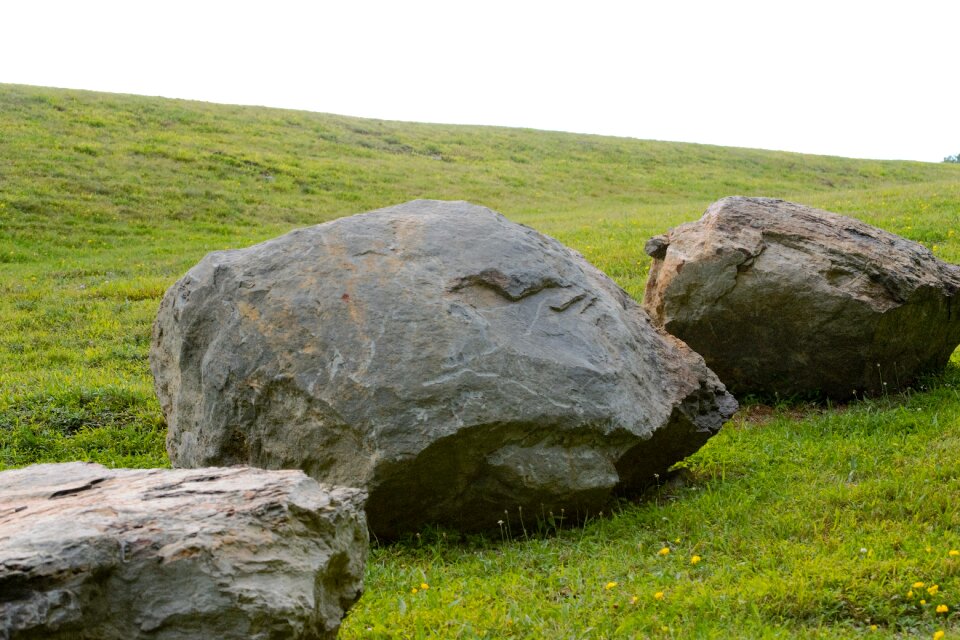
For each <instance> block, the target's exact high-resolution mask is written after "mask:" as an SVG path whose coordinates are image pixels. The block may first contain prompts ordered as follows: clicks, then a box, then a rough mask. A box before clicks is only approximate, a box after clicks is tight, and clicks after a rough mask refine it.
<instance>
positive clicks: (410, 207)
mask: <svg viewBox="0 0 960 640" xmlns="http://www.w3.org/2000/svg"><path fill="white" fill-rule="evenodd" d="M151 366H152V369H153V372H154V376H155V379H156V389H157V395H158V397H159V399H160V405H161V407H162V409H163V412H164V414H165V416H166V419H167V424H168V426H169V436H168V439H167V448H168V451H169V453H170V457H171V459H172V461H173V462H174V464H175V465H178V466H186V467H192V466H205V465H211V464H217V465H223V464H233V463H245V464H253V465H258V466H264V467H270V468H278V467H281V468H294V467H295V468H301V469H304V470H305V471H307V473H309V474H310V475H311V476H313V477H315V478H318V479H323V480H326V481H329V482H334V483H337V484H344V485H352V486H358V487H363V488H366V489H368V490H369V494H370V498H369V501H368V503H367V516H368V522H369V525H370V527H371V530H372V531H373V532H374V533H376V535H378V536H380V537H392V536H395V535H398V534H399V533H402V532H404V531H416V530H417V529H418V528H419V527H421V526H423V525H424V524H426V523H441V524H444V525H447V526H450V527H456V528H461V529H482V528H488V527H493V528H496V526H497V524H496V523H497V520H499V519H502V518H504V517H505V516H504V511H509V512H510V513H511V514H513V515H512V517H514V518H515V517H516V516H517V512H518V508H520V507H522V508H523V509H524V511H526V513H527V514H528V517H530V518H533V517H535V516H536V514H541V513H546V512H548V511H550V510H553V511H556V512H557V513H559V511H560V509H565V510H566V513H567V514H571V515H572V514H574V513H576V512H578V511H579V512H580V513H581V515H582V514H583V513H585V512H587V511H589V510H593V511H596V510H598V509H602V508H603V506H604V505H605V503H606V501H607V500H608V499H609V497H610V495H611V493H612V492H614V491H616V490H618V489H624V488H635V487H640V486H643V485H644V483H646V482H647V481H649V480H650V479H652V478H653V476H654V474H657V473H662V472H664V471H665V470H666V469H667V468H668V467H669V466H670V465H672V464H673V463H675V462H676V461H678V460H680V459H681V458H683V457H684V456H686V455H688V454H690V453H692V452H693V451H696V450H697V448H699V447H700V446H701V445H702V444H703V443H704V442H705V441H706V439H707V438H708V437H710V436H711V435H712V434H713V433H714V432H716V431H717V430H718V429H719V427H720V425H721V424H722V423H723V421H724V420H725V419H726V418H727V417H729V416H730V414H731V413H732V412H733V411H734V410H735V407H736V403H735V401H734V400H733V398H732V397H731V396H730V395H729V394H727V393H726V390H725V389H724V388H723V386H722V385H721V384H720V383H719V381H718V380H717V379H716V377H715V376H714V375H713V374H712V373H711V372H710V371H709V370H708V369H707V368H706V366H705V365H704V364H703V360H702V359H701V358H700V357H699V356H697V355H696V354H694V353H693V352H692V351H690V349H688V348H687V347H686V346H685V345H684V344H682V343H681V342H680V341H678V340H676V339H674V338H672V337H670V336H668V335H666V334H665V333H663V332H662V331H660V330H657V329H654V328H653V327H652V326H651V324H650V320H649V318H648V317H647V316H646V314H645V313H644V312H643V310H642V309H641V308H640V306H639V305H638V304H636V303H635V302H634V301H633V300H632V299H631V298H630V297H629V296H628V295H627V294H626V293H625V292H624V291H623V290H622V289H620V288H619V287H617V286H616V285H615V284H614V283H613V282H612V281H611V280H610V279H609V278H607V277H606V276H604V275H603V274H602V273H600V272H599V271H598V270H597V269H595V268H594V267H592V266H591V265H590V264H588V263H587V262H586V261H584V259H583V258H582V257H581V256H580V255H579V254H577V253H575V252H573V251H571V250H569V249H567V248H565V247H563V246H562V245H561V244H559V243H558V242H556V241H555V240H552V239H550V238H547V237H545V236H543V235H541V234H539V233H537V232H536V231H534V230H532V229H529V228H527V227H523V226H521V225H518V224H515V223H512V222H510V221H508V220H507V219H506V218H504V217H503V216H501V215H499V214H497V213H495V212H493V211H491V210H489V209H486V208H483V207H478V206H475V205H471V204H468V203H465V202H438V201H415V202H410V203H407V204H404V205H399V206H396V207H390V208H388V209H382V210H379V211H375V212H371V213H366V214H361V215H356V216H351V217H348V218H343V219H340V220H335V221H333V222H329V223H326V224H322V225H318V226H315V227H311V228H308V229H300V230H297V231H294V232H291V233H289V234H287V235H285V236H283V237H280V238H277V239H275V240H271V241H269V242H265V243H263V244H260V245H257V246H254V247H250V248H248V249H243V250H239V251H223V252H216V253H212V254H210V255H208V256H207V257H206V258H204V259H203V261H201V262H200V264H198V265H197V266H196V267H194V268H193V269H191V270H190V271H189V272H188V273H187V275H186V276H184V277H183V278H182V279H181V280H180V281H179V282H178V283H177V284H175V285H174V286H173V287H172V288H171V289H170V290H169V291H168V292H167V294H166V296H165V297H164V299H163V303H162V304H161V307H160V311H159V314H158V316H157V321H156V324H155V328H154V341H153V348H152V351H151Z"/></svg>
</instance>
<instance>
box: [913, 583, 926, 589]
mask: <svg viewBox="0 0 960 640" xmlns="http://www.w3.org/2000/svg"><path fill="white" fill-rule="evenodd" d="M923 586H924V585H923V583H922V582H914V583H913V588H914V589H923Z"/></svg>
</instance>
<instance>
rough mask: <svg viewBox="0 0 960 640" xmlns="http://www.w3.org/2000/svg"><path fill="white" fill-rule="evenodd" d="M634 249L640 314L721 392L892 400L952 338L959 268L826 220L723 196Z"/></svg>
mask: <svg viewBox="0 0 960 640" xmlns="http://www.w3.org/2000/svg"><path fill="white" fill-rule="evenodd" d="M646 251H647V253H648V254H649V255H650V256H652V257H653V259H654V260H653V265H652V266H651V268H650V275H649V278H648V280H647V287H646V293H645V296H644V306H645V308H646V309H647V311H648V312H649V313H650V315H651V317H652V318H653V319H654V321H655V322H657V323H658V324H660V325H662V326H663V327H664V328H665V329H666V330H667V331H669V332H670V333H671V334H673V335H675V336H677V337H678V338H680V339H682V340H684V341H685V342H686V343H687V344H689V345H690V347H691V348H693V349H694V350H695V351H697V352H698V353H700V354H701V355H702V356H703V357H704V359H705V360H706V361H707V364H708V365H709V366H710V368H711V369H713V370H714V371H715V372H716V373H717V375H719V376H720V379H721V380H723V382H724V383H725V384H726V385H727V386H728V387H729V388H730V390H731V391H733V392H734V393H738V394H740V393H751V394H758V395H763V396H772V395H774V394H779V395H780V396H781V397H786V396H821V397H822V396H826V397H831V398H839V399H843V398H849V397H851V396H853V395H856V394H859V393H868V394H876V393H882V392H885V391H893V390H895V389H899V388H902V387H905V386H907V385H909V384H911V383H912V382H914V381H915V380H916V379H917V377H918V376H920V375H922V374H925V373H929V372H937V371H941V370H942V369H943V368H944V367H945V366H946V363H947V362H948V361H949V359H950V356H951V354H952V353H953V351H954V349H955V348H956V346H957V344H958V343H960V308H954V307H957V306H958V305H956V304H954V303H955V302H957V300H956V295H957V291H958V290H960V267H958V266H956V265H951V264H948V263H945V262H943V261H941V260H938V259H937V258H936V257H934V255H933V253H931V252H930V250H928V249H927V248H926V247H924V246H923V245H920V244H918V243H916V242H912V241H910V240H906V239H904V238H901V237H899V236H896V235H894V234H892V233H888V232H886V231H883V230H882V229H878V228H876V227H872V226H870V225H868V224H865V223H863V222H860V221H858V220H854V219H852V218H848V217H845V216H841V215H838V214H835V213H830V212H828V211H822V210H819V209H813V208H811V207H807V206H804V205H800V204H795V203H791V202H785V201H783V200H773V199H769V198H744V197H731V198H724V199H722V200H719V201H717V202H715V203H714V204H712V205H711V206H710V207H709V208H708V209H707V211H706V213H704V215H703V217H702V218H701V219H700V220H698V221H696V222H692V223H688V224H684V225H681V226H679V227H676V228H675V229H671V230H670V231H669V232H667V233H666V234H664V235H661V236H657V237H655V238H652V239H651V240H650V241H649V242H648V243H647V246H646Z"/></svg>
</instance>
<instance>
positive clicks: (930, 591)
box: [927, 584, 940, 596]
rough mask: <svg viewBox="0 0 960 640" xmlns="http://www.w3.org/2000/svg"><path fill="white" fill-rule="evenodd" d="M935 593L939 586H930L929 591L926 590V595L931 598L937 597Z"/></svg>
mask: <svg viewBox="0 0 960 640" xmlns="http://www.w3.org/2000/svg"><path fill="white" fill-rule="evenodd" d="M937 591H940V585H937V584H935V585H933V586H931V587H930V588H929V589H927V593H929V594H930V595H932V596H935V595H937Z"/></svg>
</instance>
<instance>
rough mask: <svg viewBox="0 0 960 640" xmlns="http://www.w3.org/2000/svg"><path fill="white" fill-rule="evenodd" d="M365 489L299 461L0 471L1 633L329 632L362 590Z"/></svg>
mask: <svg viewBox="0 0 960 640" xmlns="http://www.w3.org/2000/svg"><path fill="white" fill-rule="evenodd" d="M362 498H363V496H362V492H360V491H358V490H356V489H345V488H329V487H323V486H321V485H319V484H318V483H317V482H315V481H314V480H312V479H310V478H308V477H306V476H305V475H304V474H303V473H301V472H300V471H263V470H260V469H247V468H232V469H196V470H169V469H151V470H131V469H118V470H111V469H106V468H104V467H102V466H100V465H95V464H85V463H81V462H74V463H69V464H43V465H35V466H32V467H27V468H25V469H17V470H13V471H4V472H2V473H0V638H4V639H6V638H17V639H22V640H29V639H37V640H39V639H41V638H42V639H44V640H114V639H115V640H121V639H122V640H131V639H138V638H150V639H152V640H187V639H191V640H192V639H195V638H217V639H218V640H230V639H237V640H240V639H243V640H247V639H250V638H255V639H258V640H267V639H271V640H273V639H276V640H280V639H281V638H283V639H286V638H299V639H303V640H306V639H320V638H334V637H336V635H337V630H338V629H339V626H340V619H341V618H342V617H343V615H344V614H345V613H346V611H347V609H348V608H349V607H350V606H351V605H352V604H353V603H354V602H355V601H356V599H357V598H358V597H359V596H360V593H361V591H362V584H363V583H362V580H363V569H364V562H365V559H366V552H367V530H366V526H365V523H364V517H363V512H362Z"/></svg>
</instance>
